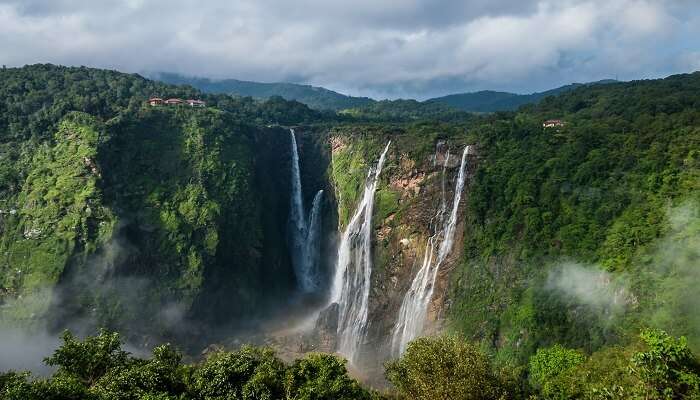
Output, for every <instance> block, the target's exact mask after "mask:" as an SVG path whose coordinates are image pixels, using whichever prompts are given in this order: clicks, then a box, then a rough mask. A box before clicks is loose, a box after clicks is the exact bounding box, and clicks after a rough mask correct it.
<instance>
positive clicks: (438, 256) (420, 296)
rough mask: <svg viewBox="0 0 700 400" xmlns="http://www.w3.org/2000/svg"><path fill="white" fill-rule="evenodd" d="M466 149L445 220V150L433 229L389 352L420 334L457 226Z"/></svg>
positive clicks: (396, 352) (400, 348)
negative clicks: (439, 201) (449, 209)
mask: <svg viewBox="0 0 700 400" xmlns="http://www.w3.org/2000/svg"><path fill="white" fill-rule="evenodd" d="M470 149H471V147H470V146H467V147H465V149H464V152H463V153H462V161H461V164H460V166H459V174H458V176H457V182H456V185H455V193H454V199H453V200H452V209H451V212H450V214H449V215H448V216H447V219H445V212H446V211H447V210H446V202H445V189H444V185H445V175H446V173H445V172H446V171H445V169H446V168H447V164H448V162H449V159H450V155H449V153H448V154H447V157H446V159H445V164H444V166H443V170H442V185H443V189H442V201H441V203H440V206H439V208H438V211H437V213H436V214H435V217H434V219H433V221H434V222H435V226H436V228H435V231H434V233H433V235H432V236H431V237H429V238H428V243H427V244H426V246H425V254H424V255H423V263H422V265H421V268H420V269H419V270H418V273H417V274H416V276H415V278H413V282H412V283H411V288H410V289H409V290H408V292H406V295H405V296H404V298H403V302H402V303H401V308H400V309H399V315H398V319H397V321H396V325H395V326H394V332H393V334H392V340H391V347H392V352H393V353H394V355H396V356H399V355H401V354H402V353H403V352H404V350H406V346H407V345H408V342H410V341H411V340H413V339H415V338H416V337H417V336H419V335H420V334H421V333H423V325H424V323H425V319H426V316H427V313H428V306H429V304H430V300H431V299H432V297H433V291H434V289H435V279H436V278H437V274H438V271H439V269H440V266H441V265H442V263H443V262H444V261H445V259H446V258H447V256H448V255H449V254H450V252H451V251H452V245H453V243H454V234H455V229H456V227H457V210H458V208H459V202H460V200H461V199H462V190H463V189H464V181H465V177H466V168H467V155H468V154H469V151H470Z"/></svg>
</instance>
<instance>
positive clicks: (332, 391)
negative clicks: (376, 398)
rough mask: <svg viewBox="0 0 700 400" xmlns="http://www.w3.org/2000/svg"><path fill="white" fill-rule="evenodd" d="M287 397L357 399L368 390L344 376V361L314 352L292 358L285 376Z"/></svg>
mask: <svg viewBox="0 0 700 400" xmlns="http://www.w3.org/2000/svg"><path fill="white" fill-rule="evenodd" d="M284 386H285V392H286V394H287V399H289V400H361V399H370V398H371V395H370V393H369V392H368V391H367V390H365V389H363V388H362V387H361V386H360V384H359V383H358V382H357V381H356V380H354V379H352V378H350V377H349V376H348V371H347V369H346V367H345V360H341V359H339V358H338V357H335V356H333V355H330V354H321V353H314V354H309V355H307V356H306V357H304V358H302V359H300V360H296V361H295V362H294V364H293V365H292V366H291V367H289V369H288V370H287V374H286V376H285V385H284Z"/></svg>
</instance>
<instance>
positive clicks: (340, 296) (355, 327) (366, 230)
mask: <svg viewBox="0 0 700 400" xmlns="http://www.w3.org/2000/svg"><path fill="white" fill-rule="evenodd" d="M390 144H391V142H389V143H387V145H386V147H385V148H384V151H383V152H382V155H381V156H380V157H379V161H378V162H377V165H376V167H374V168H370V170H369V173H368V174H367V179H366V181H365V188H364V194H363V195H362V199H361V200H360V203H359V204H358V205H357V208H356V210H355V213H354V214H353V215H352V218H350V222H349V223H348V226H347V228H346V229H345V232H343V236H342V238H341V242H340V246H339V247H338V259H337V260H338V261H337V265H336V271H335V277H334V279H333V286H332V288H331V297H330V300H331V303H337V304H338V328H337V337H338V351H339V352H340V353H341V354H343V355H344V356H346V357H347V358H348V359H349V360H350V362H351V363H355V362H356V361H357V358H358V349H359V347H360V345H361V344H362V341H363V340H364V338H365V334H366V331H367V315H368V308H369V290H370V279H371V276H372V252H371V247H372V213H373V211H374V193H375V191H376V189H377V184H378V182H379V175H380V174H381V172H382V167H383V166H384V160H385V158H386V154H387V151H388V150H389V145H390Z"/></svg>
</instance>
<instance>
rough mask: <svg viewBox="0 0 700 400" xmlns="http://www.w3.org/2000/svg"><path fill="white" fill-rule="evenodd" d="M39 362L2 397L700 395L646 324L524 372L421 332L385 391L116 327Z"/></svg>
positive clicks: (320, 357)
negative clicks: (135, 344)
mask: <svg viewBox="0 0 700 400" xmlns="http://www.w3.org/2000/svg"><path fill="white" fill-rule="evenodd" d="M44 362H45V363H46V364H47V365H48V366H51V367H53V368H54V369H55V372H54V373H53V375H52V376H50V377H45V378H35V377H32V376H31V374H30V373H28V372H14V371H8V372H4V373H0V396H1V397H2V398H3V399H5V400H35V399H36V400H50V399H56V400H58V399H61V400H65V399H76V400H77V399H81V400H85V399H89V400H103V399H104V400H117V399H124V400H126V399H158V400H175V399H180V400H185V399H193V400H194V399H201V400H205V399H206V400H215V399H216V400H218V399H221V400H223V399H242V400H258V399H269V400H283V399H288V400H292V399H294V400H297V399H298V400H302V399H303V400H361V399H377V400H379V399H412V400H444V399H460V400H461V399H464V400H472V399H473V400H482V399H483V400H491V399H493V400H496V399H526V398H528V399H552V400H556V399H640V400H641V399H693V398H698V396H700V377H699V376H698V374H699V373H700V364H698V362H697V360H696V359H695V358H694V356H693V354H692V353H691V352H690V350H689V349H688V347H687V343H686V341H685V338H680V339H675V338H673V337H670V336H669V335H667V334H666V333H664V332H662V331H657V330H645V331H643V332H642V334H641V335H640V336H639V339H638V340H637V341H635V343H633V344H631V345H630V346H627V347H620V348H615V349H611V350H610V351H609V354H607V355H606V356H605V357H587V356H586V355H584V354H583V353H582V352H580V351H578V350H574V349H567V348H564V347H561V346H559V345H557V346H554V347H551V348H544V349H540V350H538V352H537V353H536V354H535V355H534V356H533V357H531V358H530V362H529V369H528V371H527V374H526V375H525V374H521V375H518V374H517V373H514V371H513V370H507V369H499V368H497V367H495V366H494V364H493V362H492V361H491V359H490V358H489V357H488V356H487V355H486V354H485V353H484V352H483V351H482V350H481V349H480V348H479V347H478V346H476V345H474V344H472V343H469V342H467V341H465V340H463V339H461V338H459V337H448V336H443V337H432V338H420V339H417V340H415V341H413V342H412V343H410V344H409V347H408V349H407V351H406V353H405V354H404V355H403V356H402V357H401V358H400V359H398V360H396V361H391V362H388V363H387V364H386V372H385V373H386V378H387V379H388V381H389V382H391V383H392V384H393V387H392V388H391V389H388V390H385V392H384V393H379V392H377V391H374V390H371V389H367V388H364V387H362V386H361V385H360V384H359V383H358V382H357V381H356V380H355V379H352V378H351V377H350V376H349V375H348V371H347V369H346V365H345V360H343V359H341V358H339V357H337V356H334V355H330V354H322V353H311V354H307V355H306V356H305V357H304V358H301V359H298V360H296V361H294V362H293V363H291V364H287V363H285V362H283V361H282V360H280V359H279V358H278V357H277V356H276V355H275V352H274V351H273V350H271V349H268V348H256V347H251V346H244V347H242V348H241V349H239V350H237V351H234V352H227V351H221V350H219V351H215V352H212V353H210V354H208V355H207V356H206V357H205V359H204V360H202V361H201V362H198V363H192V364H188V363H185V362H183V357H182V355H181V354H180V353H179V352H178V351H177V350H176V349H174V348H173V347H172V346H171V345H167V344H166V345H162V346H158V347H156V348H154V349H153V353H152V355H151V356H150V357H149V358H145V359H144V358H139V357H134V356H132V355H130V354H129V353H127V352H126V351H124V350H123V349H122V343H121V341H120V337H119V335H118V334H117V333H111V332H108V331H104V330H103V331H101V332H100V333H99V335H97V336H92V337H87V338H85V339H84V340H82V341H81V340H79V339H78V338H76V337H75V336H73V335H72V334H71V333H69V332H65V333H64V334H63V345H62V346H60V347H59V348H58V349H57V350H56V351H54V353H53V354H52V355H51V356H49V357H47V358H46V359H45V360H44Z"/></svg>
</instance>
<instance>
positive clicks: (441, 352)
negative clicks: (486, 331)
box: [386, 336, 505, 400]
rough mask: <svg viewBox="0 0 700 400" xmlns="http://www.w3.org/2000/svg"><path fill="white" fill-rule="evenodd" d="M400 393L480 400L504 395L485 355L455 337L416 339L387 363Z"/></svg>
mask: <svg viewBox="0 0 700 400" xmlns="http://www.w3.org/2000/svg"><path fill="white" fill-rule="evenodd" d="M386 377H387V379H388V380H389V381H390V382H391V383H393V384H394V386H395V387H396V390H397V391H398V393H399V395H400V396H402V397H404V398H409V399H416V400H438V399H439V400H443V399H463V400H481V399H484V400H486V399H498V398H502V397H504V394H505V393H504V392H505V390H504V385H503V383H502V380H501V379H500V377H499V376H498V375H497V374H496V373H494V371H493V370H492V367H491V363H490V362H489V359H488V358H487V356H486V355H485V354H484V353H483V352H482V351H481V350H480V349H479V348H478V347H477V346H475V345H474V344H471V343H469V342H467V341H465V340H463V339H461V338H457V337H449V336H442V337H431V338H419V339H416V340H414V341H413V342H411V343H410V344H409V345H408V348H407V349H406V352H405V353H404V355H403V356H402V357H401V358H400V359H398V360H396V361H393V362H389V363H387V365H386Z"/></svg>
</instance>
